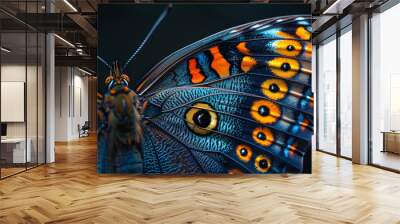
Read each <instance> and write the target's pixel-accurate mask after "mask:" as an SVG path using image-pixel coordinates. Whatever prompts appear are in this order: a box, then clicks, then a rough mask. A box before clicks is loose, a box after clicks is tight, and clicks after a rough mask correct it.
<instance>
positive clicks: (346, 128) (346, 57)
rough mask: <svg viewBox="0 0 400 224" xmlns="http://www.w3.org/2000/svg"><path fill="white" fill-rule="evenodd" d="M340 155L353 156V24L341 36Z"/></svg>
mask: <svg viewBox="0 0 400 224" xmlns="http://www.w3.org/2000/svg"><path fill="white" fill-rule="evenodd" d="M339 45H340V50H339V52H340V59H339V60H340V88H339V89H340V155H341V156H344V157H347V158H351V157H352V148H351V147H352V97H353V94H352V74H353V71H352V33H351V26H348V27H347V28H346V29H344V30H342V32H341V36H340V42H339Z"/></svg>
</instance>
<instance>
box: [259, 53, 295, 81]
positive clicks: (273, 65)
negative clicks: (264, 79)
mask: <svg viewBox="0 0 400 224" xmlns="http://www.w3.org/2000/svg"><path fill="white" fill-rule="evenodd" d="M267 67H268V68H269V69H270V70H271V71H272V73H274V74H275V75H277V76H279V77H282V78H287V79H289V78H292V77H293V76H295V75H296V74H297V73H298V72H299V70H300V63H299V62H298V61H297V60H295V59H291V58H280V57H278V58H274V59H272V60H270V61H268V62H267Z"/></svg>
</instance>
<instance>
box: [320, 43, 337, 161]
mask: <svg viewBox="0 0 400 224" xmlns="http://www.w3.org/2000/svg"><path fill="white" fill-rule="evenodd" d="M317 60H318V62H317V63H318V65H317V69H318V74H317V75H318V87H317V88H318V124H317V125H318V145H317V149H318V150H322V151H326V152H329V153H334V154H336V132H337V131H336V130H337V127H336V95H337V94H336V36H332V37H331V38H329V39H328V40H326V41H324V42H322V43H321V44H320V45H319V47H318V59H317Z"/></svg>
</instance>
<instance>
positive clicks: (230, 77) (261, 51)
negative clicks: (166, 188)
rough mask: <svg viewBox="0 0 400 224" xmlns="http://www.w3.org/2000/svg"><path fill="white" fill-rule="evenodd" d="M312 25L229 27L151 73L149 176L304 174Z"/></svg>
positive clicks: (288, 21)
mask: <svg viewBox="0 0 400 224" xmlns="http://www.w3.org/2000/svg"><path fill="white" fill-rule="evenodd" d="M310 40H311V25H310V18H309V17H306V16H288V17H279V18H274V19H266V20H262V21H257V22H252V23H249V24H245V25H241V26H238V27H234V28H231V29H228V30H225V31H222V32H220V33H217V34H215V35H212V36H210V37H208V38H206V39H203V40H200V41H199V42H196V43H194V44H192V45H190V46H188V47H185V48H183V49H181V50H179V51H177V52H175V53H173V54H172V55H170V56H169V57H167V58H166V59H164V60H163V61H162V62H160V63H159V64H158V65H157V66H155V67H154V68H153V69H152V70H151V71H150V72H149V74H148V75H147V76H146V77H147V78H146V79H145V80H144V81H142V82H141V84H140V85H139V86H138V88H137V90H136V91H137V92H138V93H139V95H141V97H143V98H144V100H145V101H147V105H148V106H147V107H146V109H145V111H144V118H143V120H144V123H143V126H144V133H145V135H144V136H145V137H144V140H143V143H142V150H143V161H144V167H143V170H144V172H145V173H185V174H191V173H201V172H204V173H228V172H246V173H282V172H303V170H304V167H305V163H304V161H305V159H306V158H307V157H308V156H310V154H309V153H310V142H311V136H312V133H313V95H312V92H311V69H310V68H311V42H310Z"/></svg>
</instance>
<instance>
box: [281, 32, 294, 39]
mask: <svg viewBox="0 0 400 224" xmlns="http://www.w3.org/2000/svg"><path fill="white" fill-rule="evenodd" d="M276 35H278V36H279V37H281V38H284V39H296V38H295V37H294V36H292V35H290V34H288V33H286V32H283V31H278V32H276Z"/></svg>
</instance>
